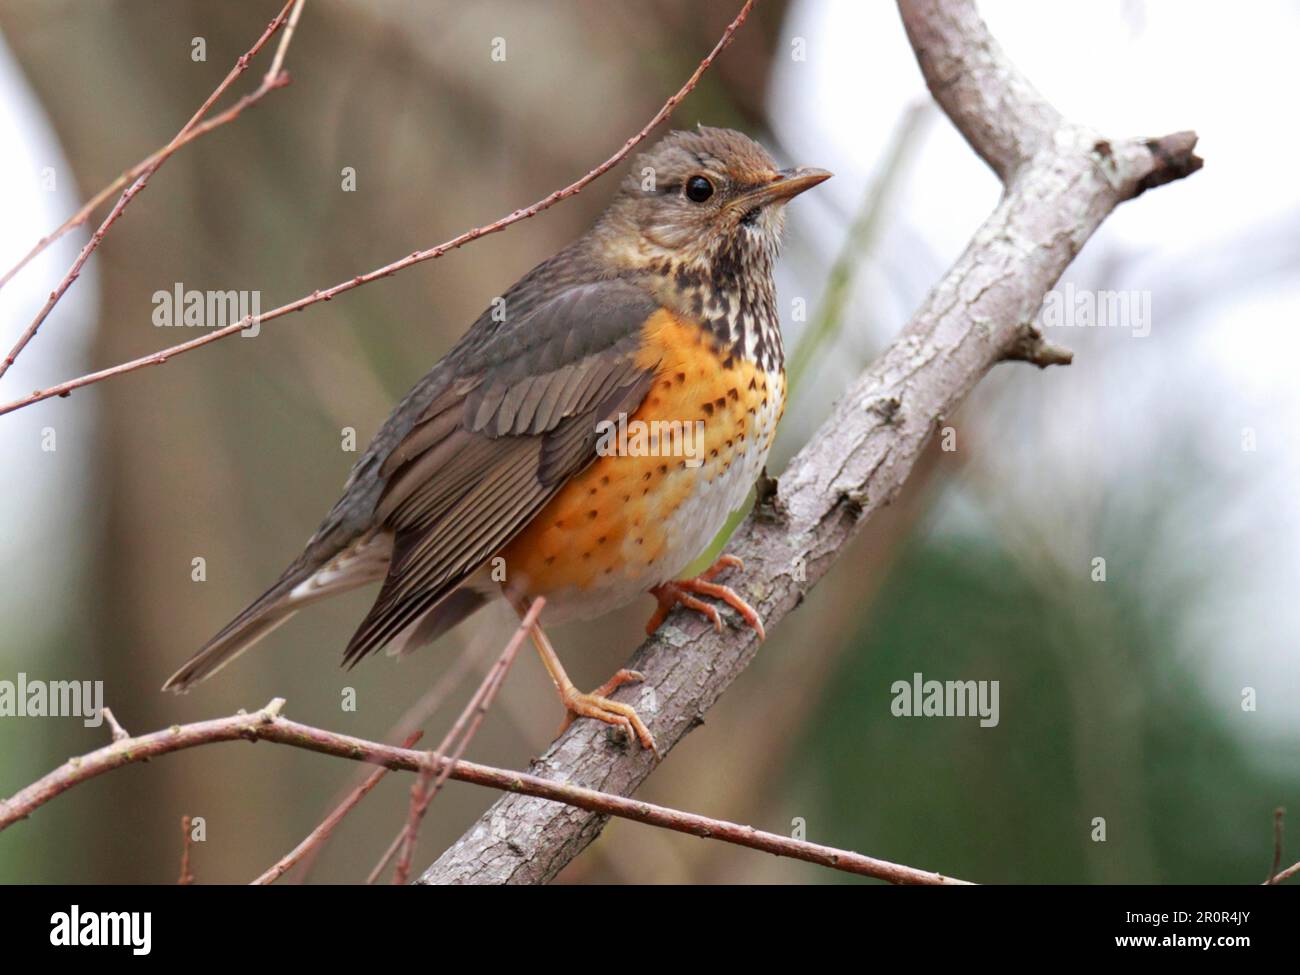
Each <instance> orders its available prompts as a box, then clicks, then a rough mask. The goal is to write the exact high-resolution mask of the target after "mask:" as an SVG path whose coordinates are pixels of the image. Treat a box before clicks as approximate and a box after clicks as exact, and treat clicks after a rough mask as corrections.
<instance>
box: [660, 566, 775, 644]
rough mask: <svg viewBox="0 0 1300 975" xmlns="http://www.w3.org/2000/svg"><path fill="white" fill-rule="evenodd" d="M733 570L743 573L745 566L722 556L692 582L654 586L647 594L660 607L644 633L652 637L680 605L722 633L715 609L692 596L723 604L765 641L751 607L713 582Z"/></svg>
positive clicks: (691, 580)
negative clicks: (702, 617)
mask: <svg viewBox="0 0 1300 975" xmlns="http://www.w3.org/2000/svg"><path fill="white" fill-rule="evenodd" d="M732 568H735V569H740V570H741V571H742V572H743V571H744V569H745V563H744V562H742V561H740V559H738V558H736V557H735V556H734V555H724V556H722V558H720V559H718V561H716V562H714V563H713V565H711V566H709V568H707V569H705V570H704V571H703V572H701V573H700V574H699V575H698V576H696V577H695V578H694V579H682V580H680V581H679V582H665V583H664V584H663V585H661V586H655V587H654V588H653V589H651V590H650V594H651V595H652V596H654V597H655V599H657V600H659V606H658V608H657V609H656V610H655V613H654V615H653V616H651V617H650V622H649V623H647V624H646V626H645V631H646V632H647V633H653V632H654V631H655V630H657V629H659V624H660V623H662V622H663V621H664V617H665V616H667V615H668V614H669V613H670V612H671V611H672V610H673V608H674V607H676V606H677V605H678V604H679V603H680V604H681V605H682V606H685V607H686V608H687V609H693V610H695V611H696V612H697V613H703V614H704V615H705V616H706V617H708V619H709V621H710V622H711V623H712V624H713V626H714V628H715V629H716V630H717V631H718V632H719V633H721V632H722V616H721V615H720V614H719V613H718V610H717V607H716V606H711V605H709V604H708V603H706V602H704V601H703V600H700V599H696V598H695V596H693V595H691V594H692V593H698V594H699V595H701V596H712V597H713V598H714V599H720V600H722V601H723V602H724V603H726V604H727V605H728V606H730V607H731V608H732V609H734V610H735V611H736V612H737V613H739V614H740V616H741V618H742V619H743V620H744V621H745V622H746V623H748V624H749V626H750V627H751V628H752V629H753V630H754V632H755V633H757V634H758V638H759V639H760V640H765V639H767V634H766V633H765V632H764V631H763V621H762V620H761V619H759V617H758V613H757V612H756V611H755V610H754V607H753V606H751V605H749V603H747V602H745V600H743V599H742V598H741V597H740V594H739V593H737V592H736V591H735V590H734V589H732V588H731V587H730V586H720V585H718V584H717V583H715V582H713V581H712V580H713V579H714V578H715V577H716V576H718V575H720V574H722V573H723V572H725V571H726V570H727V569H732Z"/></svg>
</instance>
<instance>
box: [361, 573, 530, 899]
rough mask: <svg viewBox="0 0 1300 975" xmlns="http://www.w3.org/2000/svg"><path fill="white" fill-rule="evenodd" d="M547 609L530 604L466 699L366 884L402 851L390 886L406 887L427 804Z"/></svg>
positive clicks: (483, 716)
mask: <svg viewBox="0 0 1300 975" xmlns="http://www.w3.org/2000/svg"><path fill="white" fill-rule="evenodd" d="M545 605H546V600H545V599H544V598H542V597H541V596H539V597H537V599H535V600H533V604H532V605H531V606H530V607H528V612H527V613H525V614H524V618H523V619H522V620H520V622H519V626H518V628H517V629H516V630H515V632H514V636H512V637H511V638H510V640H509V642H507V643H506V646H505V649H504V650H502V651H501V656H500V657H498V658H497V662H496V663H495V664H493V665H492V667H491V668H490V669H489V670H488V672H487V673H486V674H485V675H484V676H483V681H482V683H480V684H479V686H478V690H477V691H475V692H474V696H473V697H471V698H470V699H469V702H468V703H467V704H466V705H465V709H464V710H463V711H461V713H460V717H459V718H457V719H456V723H455V724H454V725H452V727H451V730H450V731H448V732H447V734H446V736H445V737H444V738H443V739H442V743H441V744H440V745H438V750H437V751H436V752H433V753H432V754H430V756H429V761H428V763H427V764H426V766H425V767H424V768H423V769H422V770H421V771H420V777H419V778H418V779H416V782H415V784H414V785H413V786H411V807H410V811H409V813H408V814H407V821H406V826H405V828H403V830H402V831H401V832H400V833H398V834H397V837H396V839H394V840H393V843H392V845H391V846H389V848H388V851H387V852H386V853H385V854H384V856H383V859H381V860H380V861H379V863H378V865H377V866H376V867H375V869H374V870H372V871H371V872H370V876H369V877H368V878H367V879H366V883H370V884H372V883H374V882H375V880H376V879H377V878H378V876H379V874H381V873H382V872H383V871H384V868H385V867H386V866H387V865H388V861H389V860H391V859H392V857H393V854H394V853H395V852H396V851H397V849H398V847H399V846H400V847H401V851H402V855H401V856H400V857H398V860H397V867H396V869H395V870H394V871H393V883H394V884H405V883H406V882H407V880H408V879H409V878H410V876H411V857H412V856H413V855H414V854H415V844H416V841H417V840H418V839H419V836H420V823H421V822H422V821H423V819H424V814H425V811H426V810H427V809H428V808H429V804H430V803H431V802H433V800H434V797H435V796H437V794H438V791H439V790H440V789H441V788H442V787H443V785H445V784H446V782H447V776H448V775H450V774H451V770H452V768H453V767H454V766H455V763H456V762H457V761H459V759H460V757H461V756H462V755H464V754H465V749H466V748H468V747H469V743H470V741H471V739H473V737H474V735H475V733H476V732H477V731H478V728H479V725H481V724H482V723H483V719H484V718H485V717H486V716H487V712H488V708H490V707H491V706H492V701H493V700H494V699H495V698H496V696H497V691H499V690H500V689H501V685H502V684H503V683H504V682H505V679H506V672H507V671H509V670H510V665H511V664H512V663H514V660H515V656H516V655H517V654H518V653H519V647H520V646H522V645H523V642H524V640H525V639H526V638H527V636H528V631H529V629H531V628H532V626H533V624H534V623H536V622H537V617H538V616H540V615H541V612H542V607H543V606H545ZM447 756H450V757H451V761H450V762H444V761H443V759H444V758H446V757H447ZM439 768H441V771H440V772H439V774H438V777H437V779H434V778H433V773H434V772H435V771H437V770H438V769H439Z"/></svg>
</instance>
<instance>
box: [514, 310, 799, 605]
mask: <svg viewBox="0 0 1300 975" xmlns="http://www.w3.org/2000/svg"><path fill="white" fill-rule="evenodd" d="M643 338H644V341H643V343H642V349H641V352H640V354H639V356H638V358H639V361H640V363H641V364H642V365H643V366H644V367H645V368H647V369H649V368H654V367H655V366H656V364H657V369H656V373H655V381H654V385H653V386H652V387H651V389H650V391H649V392H648V393H647V394H646V398H645V400H644V401H643V402H642V404H641V406H640V408H639V409H638V410H637V411H636V412H635V413H634V414H633V415H632V416H630V417H626V418H625V419H624V420H621V421H620V422H617V423H615V424H614V425H613V426H612V428H606V429H603V430H602V436H601V440H600V442H599V443H598V445H597V452H598V454H600V456H598V457H597V459H596V460H595V461H594V462H593V463H592V464H591V465H590V466H589V467H588V468H586V470H584V471H583V472H582V473H580V474H578V475H577V476H575V477H574V478H573V479H572V480H570V481H569V483H568V484H567V485H566V486H565V487H564V488H562V489H561V490H560V492H559V494H557V495H556V496H555V497H554V498H553V499H552V500H551V501H550V503H549V504H547V506H546V507H545V508H543V509H542V511H541V512H539V513H538V515H537V516H536V517H535V518H534V520H533V522H532V523H531V524H530V525H529V527H528V528H526V529H525V530H524V531H523V532H522V533H521V534H520V535H518V536H517V537H516V538H515V539H514V540H513V541H512V542H511V543H510V545H509V546H507V548H506V549H505V550H504V551H503V552H502V553H501V554H502V555H503V556H504V558H505V570H506V574H507V585H508V586H509V587H510V588H511V589H512V590H513V591H515V592H518V593H522V594H524V595H526V596H528V597H532V596H536V595H546V596H548V597H549V596H551V595H553V594H557V593H569V594H571V595H572V594H575V593H582V594H586V595H587V596H589V597H592V596H594V597H599V596H600V594H601V593H605V594H607V595H608V602H609V603H610V604H611V605H610V606H609V607H606V608H612V606H613V605H618V604H620V603H622V602H626V601H627V600H628V599H630V598H632V597H633V596H635V595H636V594H637V593H639V592H644V591H645V590H646V589H648V588H650V587H651V586H654V585H657V584H658V583H660V582H663V581H666V580H667V579H670V578H673V577H674V576H675V575H676V574H677V573H679V572H680V571H681V570H682V569H683V568H685V566H686V565H687V564H688V563H689V562H690V561H691V560H692V559H693V558H695V556H696V555H698V554H699V553H700V552H701V551H703V550H704V548H705V547H706V546H707V545H708V544H709V542H710V541H712V536H713V534H716V532H717V530H718V528H720V527H721V520H720V519H718V518H716V517H714V516H713V512H714V511H715V510H720V511H722V514H721V519H725V517H726V515H727V513H729V511H730V510H732V509H733V508H735V507H737V506H739V504H740V503H741V502H742V501H743V499H744V496H745V493H746V492H747V491H748V489H749V487H750V485H751V484H752V482H753V476H749V477H748V480H747V481H745V482H744V484H743V488H741V489H739V497H738V498H735V499H734V500H733V499H732V498H730V497H721V496H718V497H715V498H709V497H708V495H709V493H710V492H714V493H715V494H721V493H724V492H725V493H729V494H732V495H734V494H736V492H737V488H736V487H735V484H736V483H738V482H739V481H742V480H744V477H745V472H743V471H741V470H740V469H736V470H733V466H735V465H743V466H744V467H745V468H749V467H750V466H754V461H755V460H756V459H757V461H758V465H757V466H754V473H755V474H756V473H757V470H758V467H759V466H761V463H762V457H765V456H766V454H767V450H768V448H769V447H770V446H771V441H772V437H773V436H774V433H775V427H776V419H778V418H779V416H780V412H781V409H782V408H783V394H784V377H783V376H781V375H780V374H776V375H773V376H769V375H768V374H767V373H765V372H764V371H762V370H761V369H759V368H758V367H757V366H756V365H755V364H754V363H752V362H748V361H743V360H741V359H739V358H738V357H737V358H735V359H733V360H732V361H730V362H727V361H726V359H725V355H726V353H727V351H729V350H722V349H720V348H719V347H718V345H717V343H716V340H714V339H713V337H712V336H710V335H709V334H708V333H707V332H706V331H705V330H703V329H701V328H699V327H698V326H696V325H694V324H692V323H690V322H688V321H685V320H683V319H680V318H678V317H676V316H674V315H672V314H671V313H669V312H667V311H660V312H658V313H656V314H655V315H654V316H652V317H651V318H650V319H649V320H648V321H647V323H646V326H645V329H644V332H643ZM706 501H710V502H711V501H716V502H717V503H708V504H703V503H702V502H706ZM696 513H698V515H699V516H698V517H697V516H696ZM713 520H716V521H718V522H719V523H718V525H716V526H713V527H712V530H711V531H710V530H709V529H710V525H709V524H708V522H710V521H713ZM706 532H707V534H706ZM583 615H587V614H585V613H584V614H583Z"/></svg>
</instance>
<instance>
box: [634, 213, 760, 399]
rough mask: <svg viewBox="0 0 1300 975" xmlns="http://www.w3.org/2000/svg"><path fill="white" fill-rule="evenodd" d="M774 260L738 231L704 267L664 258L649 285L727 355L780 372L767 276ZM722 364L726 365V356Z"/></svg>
mask: <svg viewBox="0 0 1300 975" xmlns="http://www.w3.org/2000/svg"><path fill="white" fill-rule="evenodd" d="M775 259H776V255H775V254H774V253H772V252H771V251H770V250H769V248H767V247H765V246H763V244H762V242H761V241H760V240H759V239H757V237H756V236H755V237H751V236H750V235H749V234H746V233H742V234H740V235H738V236H736V237H732V238H728V239H727V240H726V242H725V243H724V244H723V245H722V246H721V247H719V248H718V250H717V251H716V252H714V253H713V254H712V255H711V258H710V260H709V262H708V264H707V265H701V264H700V263H698V262H689V263H688V262H675V261H673V260H671V259H669V258H665V259H663V260H662V261H661V262H660V263H659V264H658V266H657V267H655V268H654V270H653V272H652V274H653V277H654V278H656V279H657V280H655V281H653V282H651V287H652V289H653V291H654V292H655V294H656V296H657V297H658V298H659V300H660V301H662V302H663V303H664V304H665V305H666V306H667V307H669V308H671V309H672V310H673V311H675V312H677V313H678V314H680V315H683V316H686V317H688V318H690V319H692V320H694V321H697V322H699V323H700V324H701V325H703V326H704V328H705V329H707V330H708V332H709V333H710V334H711V335H712V336H713V337H714V338H715V339H716V340H717V341H718V344H719V345H720V346H721V347H722V348H724V349H729V350H730V351H729V352H728V353H727V355H728V356H729V357H733V358H735V359H740V360H745V361H749V362H753V363H756V364H757V365H758V366H759V368H761V369H762V370H763V371H764V372H768V373H775V372H780V371H782V370H783V369H784V367H785V349H784V346H783V345H782V342H781V322H780V318H779V316H778V315H777V311H776V286H775V284H774V283H773V280H772V266H773V263H774V262H775ZM725 365H726V366H727V367H730V365H731V359H730V358H728V360H727V362H726V363H725Z"/></svg>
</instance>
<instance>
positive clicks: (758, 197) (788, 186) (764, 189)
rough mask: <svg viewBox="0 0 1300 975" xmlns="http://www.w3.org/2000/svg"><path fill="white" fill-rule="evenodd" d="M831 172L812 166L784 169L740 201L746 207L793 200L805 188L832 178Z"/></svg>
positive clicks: (807, 188)
mask: <svg viewBox="0 0 1300 975" xmlns="http://www.w3.org/2000/svg"><path fill="white" fill-rule="evenodd" d="M831 175H832V174H831V173H829V172H827V171H826V170H824V169H814V168H813V167H812V166H798V167H796V168H794V169H783V170H781V171H780V172H779V173H777V174H776V179H774V180H772V182H770V183H768V184H767V185H766V186H760V187H759V188H758V189H756V190H752V191H751V192H749V193H746V194H745V195H744V196H743V197H742V198H741V199H740V200H739V201H737V202H740V203H743V204H744V205H745V206H746V207H754V206H764V205H765V204H768V203H785V202H786V201H787V200H792V199H794V198H795V197H796V196H798V195H799V194H800V193H802V192H803V191H804V190H810V189H812V188H813V187H814V186H816V185H817V184H818V183H824V182H826V180H828V179H830V178H831Z"/></svg>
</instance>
